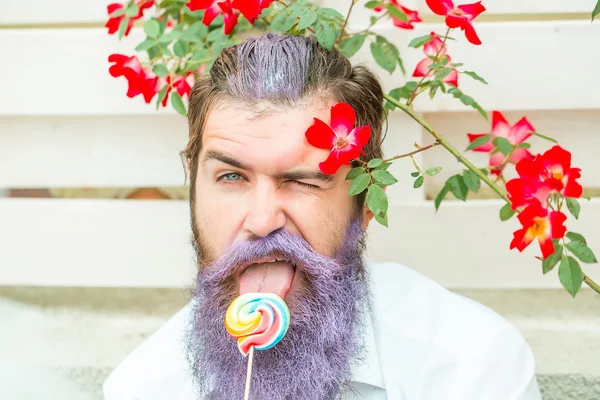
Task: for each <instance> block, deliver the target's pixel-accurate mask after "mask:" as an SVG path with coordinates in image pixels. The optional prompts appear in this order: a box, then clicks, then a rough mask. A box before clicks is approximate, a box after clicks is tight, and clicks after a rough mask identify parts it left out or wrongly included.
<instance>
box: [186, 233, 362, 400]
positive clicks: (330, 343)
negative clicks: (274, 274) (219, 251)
mask: <svg viewBox="0 0 600 400" xmlns="http://www.w3.org/2000/svg"><path fill="white" fill-rule="evenodd" d="M364 246H365V245H364V232H363V231H362V229H361V226H360V224H359V223H358V222H355V223H351V224H349V227H348V229H347V231H346V235H345V238H344V240H343V242H342V243H341V244H340V246H339V249H338V251H337V252H336V254H335V256H334V257H333V258H330V257H326V256H323V255H321V254H318V253H317V252H315V251H314V250H312V248H311V246H310V245H309V244H308V243H307V242H306V241H305V240H304V239H303V238H302V237H300V236H298V235H292V234H289V233H287V232H285V231H282V230H281V231H276V232H274V233H273V234H271V235H269V236H267V237H264V238H260V239H256V240H250V241H244V242H241V243H238V244H236V245H235V246H233V247H232V248H231V249H230V250H229V251H228V252H227V253H226V254H224V255H223V256H222V257H220V258H219V259H217V260H215V261H213V262H211V263H209V264H208V265H206V266H202V267H201V268H200V269H199V273H198V276H197V278H196V286H195V288H194V291H193V297H194V301H193V321H192V323H191V325H190V329H189V331H188V333H187V338H186V339H187V342H186V344H187V354H188V360H189V362H190V366H191V368H192V371H193V375H194V378H195V381H196V384H197V388H198V392H199V398H210V399H236V398H240V399H241V398H243V394H244V385H245V379H246V362H247V359H246V358H245V357H243V356H242V355H241V354H240V353H239V351H238V349H237V343H236V340H235V339H234V338H232V337H231V336H230V335H229V334H228V333H227V331H226V329H225V324H224V316H225V312H226V310H227V307H228V306H229V304H230V303H231V301H233V300H234V299H235V297H237V293H238V287H237V282H236V281H235V279H234V278H233V276H235V275H236V274H237V273H239V272H240V270H241V269H242V268H244V266H246V265H248V264H249V263H252V262H254V260H259V259H261V258H263V257H268V256H276V257H277V258H279V259H283V260H285V261H286V262H288V263H289V264H291V265H293V266H295V267H296V270H297V271H298V272H299V273H300V274H302V275H303V278H304V279H303V280H302V285H301V287H300V288H299V289H298V290H296V291H295V292H293V293H291V295H290V298H289V299H286V302H287V303H288V306H289V308H290V314H291V319H290V327H289V329H288V332H287V334H286V336H284V338H283V339H282V340H281V342H279V343H278V344H277V345H276V346H275V347H273V348H271V349H269V350H266V351H257V352H255V354H254V363H253V367H252V382H251V395H250V396H251V398H253V399H300V398H303V399H333V398H335V397H336V396H337V395H338V394H339V393H340V391H342V390H343V388H344V387H345V386H346V384H347V383H348V380H349V379H350V378H351V376H350V374H351V366H352V365H351V364H352V362H353V360H357V359H358V357H359V356H360V353H361V349H362V345H361V337H362V333H363V325H364V320H365V318H366V316H365V315H363V313H364V312H365V311H366V310H367V309H368V305H367V303H368V289H367V283H366V277H365V275H366V273H365V269H364V264H363V259H362V253H363V251H364Z"/></svg>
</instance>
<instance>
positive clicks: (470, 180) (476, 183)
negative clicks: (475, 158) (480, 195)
mask: <svg viewBox="0 0 600 400" xmlns="http://www.w3.org/2000/svg"><path fill="white" fill-rule="evenodd" d="M463 180H464V182H465V185H466V186H467V188H468V189H469V190H470V191H472V192H475V193H477V192H478V191H479V188H480V187H481V180H480V179H479V177H478V176H477V174H475V172H473V171H471V170H470V169H465V170H464V172H463Z"/></svg>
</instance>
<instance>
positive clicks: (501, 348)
mask: <svg viewBox="0 0 600 400" xmlns="http://www.w3.org/2000/svg"><path fill="white" fill-rule="evenodd" d="M367 269H368V271H369V273H370V279H371V282H370V285H371V292H372V294H373V310H374V315H373V319H372V324H371V325H370V328H369V329H368V331H367V333H366V337H365V340H366V342H367V349H366V350H367V356H366V358H365V361H364V362H363V363H362V364H361V365H359V366H356V367H355V368H353V370H352V371H353V374H352V385H353V386H354V388H355V389H356V391H355V392H354V393H352V394H348V395H347V396H346V397H344V399H365V400H382V399H390V400H541V395H540V391H539V389H538V385H537V381H536V377H535V361H534V356H533V353H532V352H531V349H530V348H529V346H528V345H527V343H526V342H525V340H524V339H523V337H522V335H521V334H520V333H519V332H518V330H517V329H515V328H514V327H513V326H512V325H510V324H509V323H508V322H507V321H506V320H505V319H504V318H502V317H501V316H499V315H498V314H496V313H494V312H493V311H491V310H490V309H489V308H486V307H484V306H483V305H481V304H479V303H476V302H474V301H472V300H470V299H468V298H466V297H463V296H459V295H457V294H455V293H452V292H450V291H448V290H446V289H445V288H443V287H441V286H440V285H438V284H437V283H435V282H433V281H432V280H430V279H428V278H427V277H425V276H423V275H420V274H418V273H417V272H415V271H413V270H411V269H409V268H407V267H405V266H403V265H399V264H396V263H371V262H368V263H367ZM190 317H191V309H190V305H189V304H188V305H187V306H185V307H184V308H183V309H182V310H180V311H179V312H178V313H177V314H175V315H174V316H173V317H172V318H171V319H170V320H169V321H168V322H167V323H166V324H165V325H164V326H163V327H161V328H160V329H159V330H158V331H157V332H156V333H154V334H153V335H152V336H150V337H149V338H148V339H147V340H146V341H145V342H144V343H142V344H141V345H140V346H139V347H138V348H136V349H135V350H134V351H133V352H132V353H131V354H129V355H128V356H127V357H126V358H125V359H124V360H123V361H122V362H121V364H120V365H118V366H117V368H116V369H115V370H114V371H113V372H112V374H111V375H110V376H109V377H108V379H107V380H106V382H105V384H104V396H105V399H106V400H133V399H136V400H158V399H160V400H165V399H169V400H192V399H194V400H196V397H195V396H194V386H193V385H192V381H191V378H190V376H189V375H188V374H187V370H188V366H187V363H186V360H185V355H184V343H183V340H182V335H183V334H184V327H185V326H186V322H187V321H188V320H189V318H190Z"/></svg>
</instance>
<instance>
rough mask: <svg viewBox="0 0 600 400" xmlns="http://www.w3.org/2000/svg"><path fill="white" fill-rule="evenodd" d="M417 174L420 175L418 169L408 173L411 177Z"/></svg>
mask: <svg viewBox="0 0 600 400" xmlns="http://www.w3.org/2000/svg"><path fill="white" fill-rule="evenodd" d="M419 175H421V173H420V172H419V171H415V172H411V173H410V176H412V177H413V178H416V177H417V176H419Z"/></svg>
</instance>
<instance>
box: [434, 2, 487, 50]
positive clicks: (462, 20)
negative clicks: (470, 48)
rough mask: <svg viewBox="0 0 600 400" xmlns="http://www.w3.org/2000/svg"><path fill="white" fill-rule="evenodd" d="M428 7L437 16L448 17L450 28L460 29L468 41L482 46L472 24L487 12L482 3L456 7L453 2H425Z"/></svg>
mask: <svg viewBox="0 0 600 400" xmlns="http://www.w3.org/2000/svg"><path fill="white" fill-rule="evenodd" d="M425 1H426V2H427V5H428V6H429V8H430V9H431V11H433V12H434V13H435V14H437V15H445V16H446V26H447V27H448V28H460V29H461V30H462V31H464V32H465V36H466V37H467V40H468V41H469V42H471V43H473V44H477V45H479V44H481V40H479V37H478V36H477V32H475V28H473V25H472V24H471V21H473V20H474V19H475V18H476V17H477V16H478V15H479V14H481V13H482V12H484V11H485V7H484V6H483V5H482V4H481V1H478V2H477V3H473V4H462V5H460V6H457V7H455V6H454V3H453V2H452V0H425Z"/></svg>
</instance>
